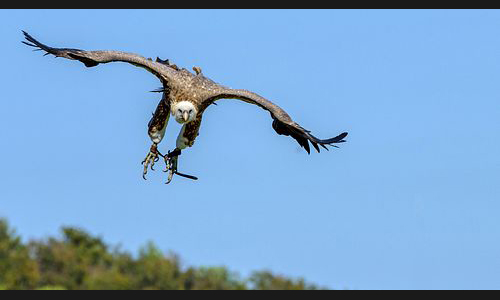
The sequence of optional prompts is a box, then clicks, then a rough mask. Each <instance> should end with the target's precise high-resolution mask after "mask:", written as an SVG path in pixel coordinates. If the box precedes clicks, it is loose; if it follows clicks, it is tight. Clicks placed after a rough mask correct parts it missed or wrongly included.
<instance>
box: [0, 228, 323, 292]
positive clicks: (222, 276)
mask: <svg viewBox="0 0 500 300" xmlns="http://www.w3.org/2000/svg"><path fill="white" fill-rule="evenodd" d="M2 289H61V290H80V289H92V290H95V289H106V290H115V289H127V290H132V289H133V290H138V289H155V290H156V289H158V290H172V289H173V290H200V289H217V290H246V289H259V290H272V289H274V290H309V289H324V288H323V287H318V286H316V285H314V284H310V283H306V282H305V281H304V280H303V279H300V278H299V279H293V278H287V277H284V276H280V275H275V274H273V273H271V272H269V271H258V272H253V273H252V274H251V275H250V277H249V278H240V276H239V275H238V274H237V273H235V272H231V271H229V270H228V269H227V268H226V267H182V266H181V264H180V260H179V257H178V256H177V255H176V254H173V253H170V254H164V253H163V252H162V251H161V250H159V249H158V247H156V246H155V245H154V244H153V243H148V244H147V245H146V246H144V247H142V248H141V249H140V250H139V253H138V255H132V254H130V253H128V252H126V251H122V250H119V249H118V248H117V247H114V248H111V247H110V246H109V245H107V244H106V243H105V242H104V241H103V240H102V239H101V238H99V237H94V236H91V235H90V234H89V233H87V232H85V231H84V230H81V229H78V228H72V227H63V228H62V237H61V238H53V237H50V238H47V239H44V240H32V241H29V242H28V243H27V244H23V242H22V241H21V238H20V237H19V236H17V235H16V233H15V232H14V230H12V229H11V228H9V225H8V223H7V221H6V220H4V219H0V290H2Z"/></svg>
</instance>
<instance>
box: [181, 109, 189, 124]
mask: <svg viewBox="0 0 500 300" xmlns="http://www.w3.org/2000/svg"><path fill="white" fill-rule="evenodd" d="M182 119H183V120H184V122H187V120H188V119H189V114H188V112H187V111H185V112H184V113H183V114H182Z"/></svg>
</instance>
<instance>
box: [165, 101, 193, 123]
mask: <svg viewBox="0 0 500 300" xmlns="http://www.w3.org/2000/svg"><path fill="white" fill-rule="evenodd" d="M171 112H172V115H173V116H174V117H175V120H176V121H177V122H178V123H180V124H184V123H189V122H191V121H193V120H194V119H195V118H196V114H197V113H198V110H197V109H196V107H195V106H194V105H193V103H191V102H189V101H181V102H179V103H176V104H174V105H173V106H172V109H171Z"/></svg>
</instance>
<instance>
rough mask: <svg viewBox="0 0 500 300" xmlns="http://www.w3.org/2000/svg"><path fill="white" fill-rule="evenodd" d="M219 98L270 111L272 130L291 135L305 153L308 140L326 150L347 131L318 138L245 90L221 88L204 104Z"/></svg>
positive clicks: (270, 103)
mask: <svg viewBox="0 0 500 300" xmlns="http://www.w3.org/2000/svg"><path fill="white" fill-rule="evenodd" d="M219 99H238V100H242V101H245V102H247V103H251V104H255V105H258V106H260V107H261V108H263V109H265V110H267V111H269V112H270V113H271V117H272V118H273V128H274V130H275V131H276V132H277V133H278V134H280V135H286V136H291V137H292V138H294V139H295V140H297V142H298V143H299V145H300V146H301V147H303V148H304V149H305V150H306V151H307V153H311V150H310V147H309V142H310V143H311V144H312V145H313V147H314V148H315V149H316V151H318V152H320V148H319V146H321V147H323V148H325V149H326V150H328V148H327V147H326V146H333V147H337V146H335V145H334V144H337V143H343V142H345V141H344V138H345V137H346V136H347V132H344V133H341V134H339V135H338V136H336V137H334V138H330V139H326V140H321V139H318V138H317V137H315V136H313V135H312V134H311V132H310V131H309V130H306V129H304V128H303V127H302V126H300V125H299V124H297V123H295V122H294V121H293V120H292V118H290V116H289V115H288V114H287V113H286V112H285V111H284V110H283V109H282V108H280V107H279V106H277V105H276V104H274V103H272V102H271V101H269V100H267V99H266V98H264V97H262V96H259V95H257V94H255V93H253V92H250V91H247V90H239V89H221V91H220V92H219V93H218V94H217V95H215V96H213V97H211V98H209V99H207V100H205V101H204V104H205V105H204V106H208V105H210V104H212V103H213V102H214V101H216V100H219ZM318 145H319V146H318Z"/></svg>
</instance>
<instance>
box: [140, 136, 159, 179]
mask: <svg viewBox="0 0 500 300" xmlns="http://www.w3.org/2000/svg"><path fill="white" fill-rule="evenodd" d="M158 153H159V152H158V150H157V145H156V144H153V145H152V146H151V149H150V150H149V153H148V155H146V158H145V159H144V160H143V161H142V163H141V164H142V165H144V171H143V172H142V178H144V180H146V174H147V173H148V167H149V168H151V170H153V171H154V170H155V169H154V168H153V167H154V165H155V162H157V161H158V159H159V158H158Z"/></svg>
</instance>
